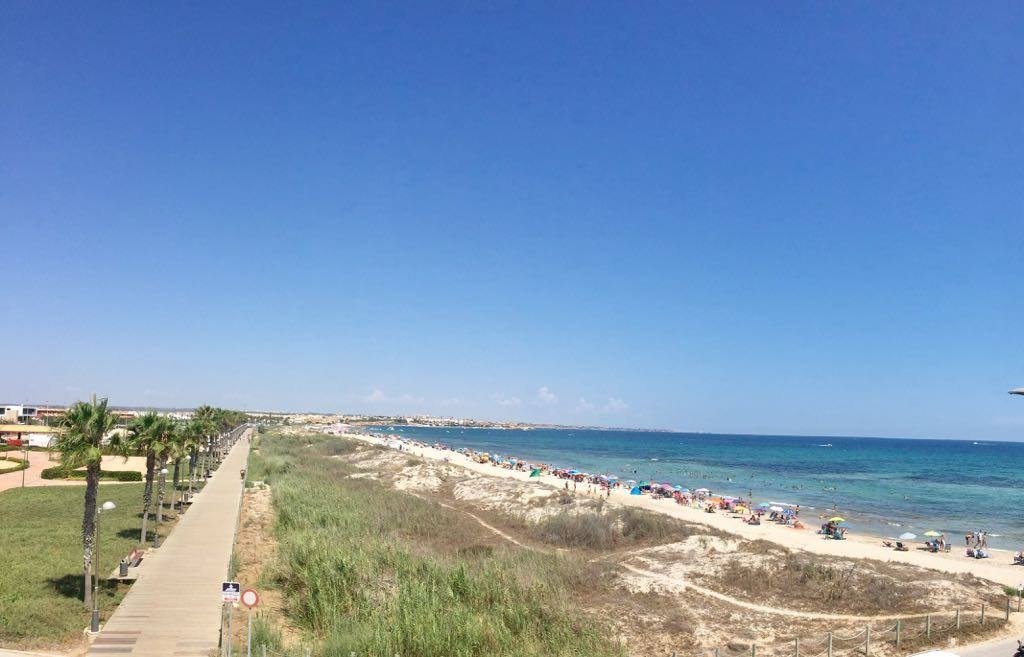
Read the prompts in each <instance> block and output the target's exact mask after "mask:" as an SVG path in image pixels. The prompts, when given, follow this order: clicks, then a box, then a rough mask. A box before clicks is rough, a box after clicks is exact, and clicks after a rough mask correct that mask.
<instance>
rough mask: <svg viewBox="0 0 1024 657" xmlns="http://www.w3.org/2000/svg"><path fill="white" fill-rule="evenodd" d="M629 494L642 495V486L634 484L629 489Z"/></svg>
mask: <svg viewBox="0 0 1024 657" xmlns="http://www.w3.org/2000/svg"><path fill="white" fill-rule="evenodd" d="M629 494H630V495H640V488H639V487H637V486H633V488H632V489H631V490H630V491H629Z"/></svg>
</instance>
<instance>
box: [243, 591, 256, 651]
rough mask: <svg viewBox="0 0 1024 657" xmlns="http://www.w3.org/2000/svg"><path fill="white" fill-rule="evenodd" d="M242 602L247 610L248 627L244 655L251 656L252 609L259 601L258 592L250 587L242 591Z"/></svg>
mask: <svg viewBox="0 0 1024 657" xmlns="http://www.w3.org/2000/svg"><path fill="white" fill-rule="evenodd" d="M241 599H242V604H243V605H245V607H246V609H248V610H249V612H248V615H249V619H248V620H249V629H248V630H247V632H246V639H245V657H252V609H253V607H255V606H256V605H258V604H259V603H260V594H259V593H257V592H256V591H254V590H252V589H246V590H244V591H242V595H241Z"/></svg>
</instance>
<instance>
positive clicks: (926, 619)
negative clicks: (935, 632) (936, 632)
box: [924, 614, 932, 639]
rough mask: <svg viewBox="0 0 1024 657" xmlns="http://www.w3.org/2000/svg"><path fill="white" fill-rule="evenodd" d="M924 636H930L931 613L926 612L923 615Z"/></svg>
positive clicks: (927, 637)
mask: <svg viewBox="0 0 1024 657" xmlns="http://www.w3.org/2000/svg"><path fill="white" fill-rule="evenodd" d="M924 638H926V639H930V638H932V615H931V614H928V615H927V616H925V617H924Z"/></svg>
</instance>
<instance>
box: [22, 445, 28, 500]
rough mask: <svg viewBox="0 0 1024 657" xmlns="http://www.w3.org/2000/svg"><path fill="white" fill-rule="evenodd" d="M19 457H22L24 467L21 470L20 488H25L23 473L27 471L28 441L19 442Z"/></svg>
mask: <svg viewBox="0 0 1024 657" xmlns="http://www.w3.org/2000/svg"><path fill="white" fill-rule="evenodd" d="M21 455H22V456H23V457H24V458H23V460H24V461H25V467H24V468H22V469H21V487H22V488H24V487H25V471H26V470H28V441H27V440H23V441H21Z"/></svg>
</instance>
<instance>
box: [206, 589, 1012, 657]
mask: <svg viewBox="0 0 1024 657" xmlns="http://www.w3.org/2000/svg"><path fill="white" fill-rule="evenodd" d="M1013 611H1015V610H1014V606H1013V605H1012V604H1011V600H1010V599H1009V598H1007V601H1006V607H1005V609H999V608H995V607H992V606H986V605H980V606H979V607H975V608H972V609H970V610H964V609H957V610H955V611H950V612H940V613H934V614H924V615H914V616H908V617H906V618H900V619H896V620H893V621H886V622H882V623H869V624H866V625H865V626H864V627H863V629H860V630H851V631H848V632H834V631H833V632H825V633H823V634H819V635H817V636H814V637H809V638H801V637H796V638H794V639H792V640H790V641H777V642H774V643H770V644H760V645H759V644H757V643H756V642H753V643H750V644H749V645H748V646H746V647H740V646H739V645H738V644H739V643H740V642H735V643H733V644H732V647H721V648H715V649H713V650H704V651H700V652H698V653H684V652H673V653H672V657H688V656H689V657H836V656H838V655H864V656H865V657H867V656H868V655H871V654H872V651H873V650H874V651H875V652H876V653H878V652H880V651H881V652H885V653H891V652H892V649H895V650H896V652H900V651H902V650H919V649H923V648H926V647H931V646H934V645H935V642H937V641H940V640H942V639H949V638H951V637H955V636H957V635H958V634H966V633H968V632H971V633H975V632H976V631H978V630H981V629H984V628H986V627H992V628H994V627H995V626H997V625H1003V624H1004V623H1006V622H1007V621H1009V619H1010V614H1011V613H1012V612H1013ZM882 648H885V650H882ZM312 654H313V652H312V649H311V648H309V647H308V646H292V647H290V648H287V649H280V648H276V647H274V648H271V647H268V646H267V645H260V644H258V643H252V644H251V645H249V646H247V645H245V644H243V645H241V646H237V645H236V646H234V651H233V652H231V651H230V649H228V647H227V642H225V645H224V646H223V647H222V650H221V655H223V656H228V655H232V657H234V656H238V657H241V655H245V656H246V657H311V656H312ZM350 657H364V656H360V655H357V654H356V653H352V655H351V656H350ZM395 657H402V656H399V655H396V656H395Z"/></svg>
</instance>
